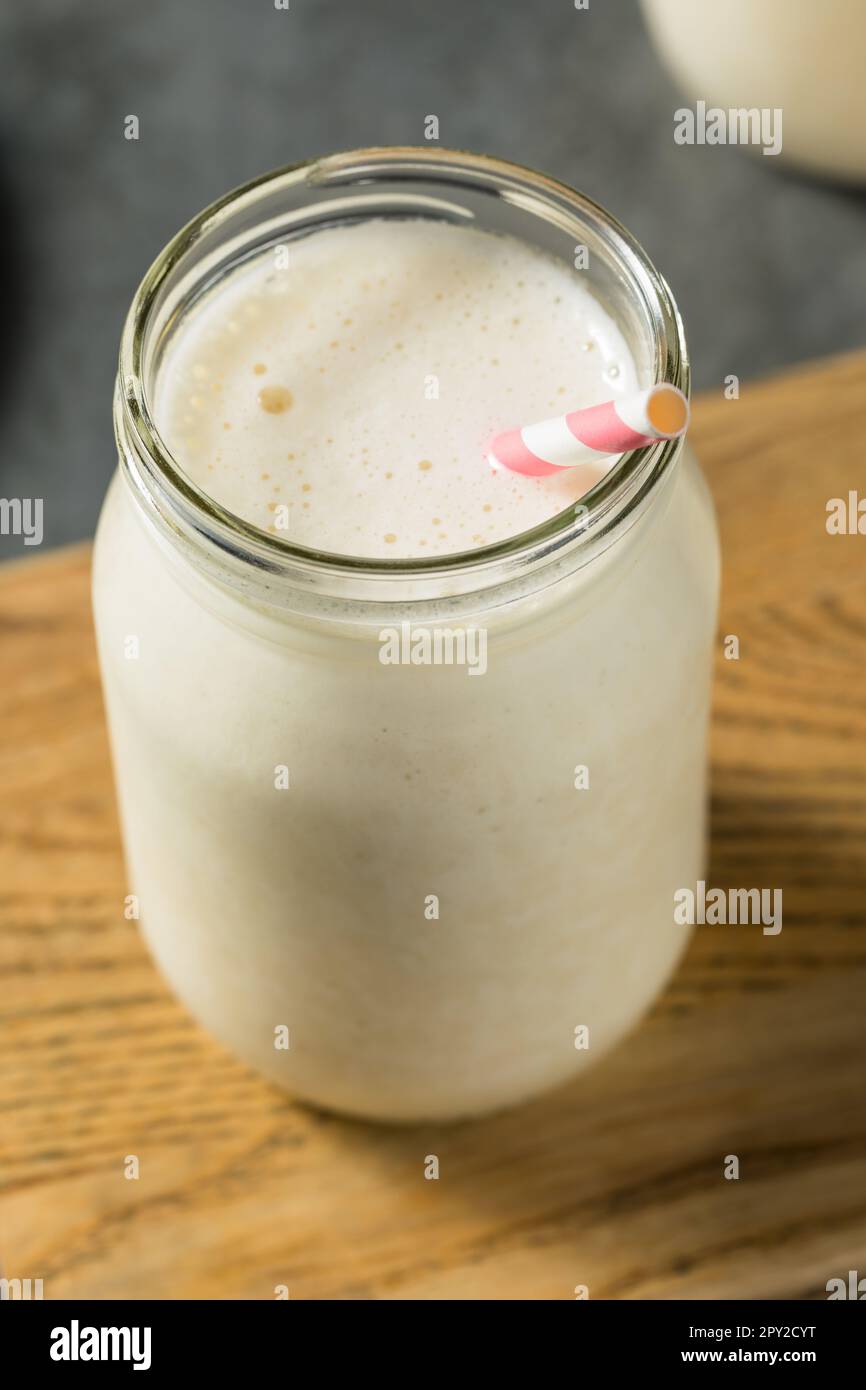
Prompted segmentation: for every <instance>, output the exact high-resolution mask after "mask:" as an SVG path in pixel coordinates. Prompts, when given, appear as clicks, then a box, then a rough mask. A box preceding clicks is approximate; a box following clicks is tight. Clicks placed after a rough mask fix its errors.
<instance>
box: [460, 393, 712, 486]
mask: <svg viewBox="0 0 866 1390" xmlns="http://www.w3.org/2000/svg"><path fill="white" fill-rule="evenodd" d="M688 423H689V403H688V401H687V400H686V398H685V396H684V395H683V393H682V391H680V390H678V389H677V387H676V386H671V385H670V384H668V383H667V382H663V383H661V384H660V385H658V386H651V387H650V388H649V390H648V391H636V392H635V393H634V394H633V395H630V396H622V397H621V398H620V399H619V400H616V401H605V403H604V405H591V406H589V407H588V408H587V409H586V410H572V411H571V412H570V413H569V414H568V415H559V416H557V418H556V419H555V420H542V421H541V423H540V424H537V425H524V426H523V428H522V429H517V430H506V431H505V433H504V434H497V435H496V436H495V438H494V439H493V440H492V441H491V443H490V446H489V450H488V454H487V458H488V461H489V463H490V465H491V467H492V468H510V469H511V471H512V472H513V473H525V474H528V475H529V476H530V477H533V478H538V477H541V476H542V475H543V474H546V473H558V472H559V471H560V469H562V468H577V467H579V466H580V465H581V464H585V463H593V462H598V459H599V458H600V457H602V456H603V455H604V456H609V455H611V454H624V453H627V452H628V450H629V449H641V448H643V447H644V445H646V444H655V443H656V442H657V441H658V440H659V439H676V438H677V436H678V435H681V434H683V433H684V432H685V430H686V428H687V426H688Z"/></svg>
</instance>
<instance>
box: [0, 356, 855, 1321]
mask: <svg viewBox="0 0 866 1390" xmlns="http://www.w3.org/2000/svg"><path fill="white" fill-rule="evenodd" d="M693 438H694V441H695V444H696V446H697V448H698V450H699V452H700V455H701V458H702V460H703V463H704V467H705V469H706V472H707V476H708V478H709V480H710V483H711V486H712V488H713V492H714V494H715V497H716V501H717V505H718V509H719V515H720V521H721V530H722V542H723V553H724V560H725V571H724V589H723V597H722V609H721V618H720V634H719V659H718V668H717V680H716V693H715V711H714V724H713V738H712V763H713V780H712V864H711V869H710V872H709V875H708V882H710V883H711V884H712V885H714V886H718V887H722V888H726V887H739V886H742V887H749V886H770V887H780V888H782V890H783V893H784V925H783V929H782V932H781V933H780V934H779V935H778V936H775V937H774V936H764V935H762V934H761V932H760V930H759V929H758V930H756V929H755V928H754V927H749V926H740V927H730V926H728V927H721V926H715V927H711V926H705V927H699V928H698V929H697V930H696V933H695V936H694V940H693V944H692V946H691V948H690V950H689V953H688V956H687V959H686V961H685V963H684V965H683V966H682V968H681V969H680V970H679V972H678V974H677V976H676V978H675V979H674V981H673V983H672V985H671V987H670V988H669V989H668V991H667V993H666V994H665V996H664V997H663V998H662V999H661V1001H660V1002H659V1004H658V1006H657V1007H656V1008H655V1009H654V1011H653V1013H652V1015H651V1016H650V1018H649V1019H648V1021H647V1022H646V1023H644V1024H643V1026H642V1027H641V1028H640V1029H639V1030H638V1031H637V1032H636V1033H635V1034H633V1035H632V1036H631V1038H630V1039H629V1040H628V1041H627V1042H626V1043H625V1044H623V1045H622V1046H621V1047H620V1048H619V1050H618V1051H617V1052H616V1053H615V1054H614V1055H613V1056H611V1057H610V1058H609V1059H608V1060H606V1061H604V1062H602V1063H601V1064H600V1065H599V1066H598V1068H597V1069H596V1070H594V1071H593V1072H592V1073H591V1074H590V1075H589V1076H588V1077H587V1078H586V1080H585V1081H581V1082H579V1083H577V1084H574V1085H572V1086H570V1087H567V1088H565V1089H564V1090H561V1091H559V1092H557V1093H556V1094H554V1095H550V1096H547V1097H545V1098H544V1099H542V1100H540V1101H538V1102H536V1103H534V1104H531V1105H529V1106H527V1107H524V1108H523V1109H520V1110H517V1111H514V1112H512V1113H509V1114H504V1115H501V1116H498V1117H496V1118H494V1119H492V1120H486V1121H482V1122H475V1123H467V1124H462V1125H460V1126H457V1127H453V1128H448V1127H439V1126H428V1127H424V1128H417V1129H401V1130H392V1129H383V1128H374V1127H368V1126H365V1125H362V1124H358V1123H350V1122H346V1121H343V1120H340V1119H337V1118H334V1117H331V1116H328V1115H322V1114H316V1113H314V1112H311V1111H309V1110H305V1109H302V1108H300V1107H298V1106H296V1105H294V1104H292V1102H291V1101H290V1100H288V1099H287V1098H286V1097H285V1096H283V1095H282V1094H281V1093H279V1092H278V1091H275V1090H273V1089H271V1088H270V1087H269V1086H268V1085H267V1084H265V1083H264V1082H263V1081H260V1080H259V1079H258V1078H257V1077H255V1076H253V1075H251V1074H250V1073H249V1072H248V1071H247V1070H246V1069H245V1068H244V1067H243V1066H241V1065H239V1064H238V1063H237V1062H235V1061H234V1060H233V1059H232V1058H231V1057H230V1056H228V1055H227V1054H226V1053H225V1052H224V1051H223V1050H222V1049H221V1048H220V1047H219V1046H218V1045H217V1044H216V1043H214V1042H212V1041H211V1039H210V1038H209V1037H208V1036H207V1035H206V1034H205V1033H203V1032H202V1031H201V1030H200V1029H199V1028H198V1027H197V1026H196V1025H195V1024H193V1023H192V1022H191V1021H190V1019H189V1018H188V1017H187V1015H186V1014H185V1013H184V1011H183V1009H182V1008H181V1007H180V1006H179V1005H178V1004H177V1003H176V1002H175V1000H174V999H173V998H172V996H171V994H170V993H169V991H168V989H167V988H166V986H165V985H164V984H163V982H162V980H161V979H160V977H159V976H158V975H157V973H156V971H155V969H154V967H153V966H152V965H151V963H150V960H149V958H148V956H147V954H146V952H145V950H144V948H143V946H142V944H141V941H140V939H139V937H138V934H137V932H136V930H135V928H134V926H133V925H132V924H130V923H129V922H127V921H126V920H125V919H124V917H123V911H122V905H123V897H124V893H125V892H126V884H125V880H124V872H123V865H122V860H121V853H120V844H119V839H118V830H117V821H116V818H115V805H114V797H113V792H112V785H111V776H110V769H109V762H108V750H107V746H106V739H105V729H104V725H103V715H102V706H101V701H100V693H99V685H98V680H97V670H96V661H95V655H94V647H93V636H92V631H91V622H90V610H89V599H88V584H89V551H88V549H87V547H84V546H81V547H76V548H74V549H71V550H65V551H60V552H56V553H54V554H49V555H46V556H45V557H44V558H39V559H36V560H30V559H28V560H25V561H21V562H16V563H12V564H9V565H7V566H5V567H3V568H2V569H0V657H2V665H3V670H4V678H3V681H2V689H0V745H2V746H0V769H2V790H3V795H2V805H0V909H2V926H0V1057H2V1061H0V1249H2V1259H3V1266H4V1268H3V1273H4V1274H5V1275H6V1276H7V1277H9V1278H12V1277H20V1278H26V1277H30V1278H42V1279H43V1280H44V1293H45V1297H46V1298H61V1297H74V1298H105V1299H109V1298H119V1299H129V1298H193V1297H199V1298H257V1299H270V1298H273V1297H274V1290H275V1287H276V1286H277V1285H286V1286H287V1287H288V1289H289V1292H290V1296H291V1297H292V1298H299V1299H304V1298H413V1299H440V1298H460V1299H464V1298H478V1299H536V1298H545V1299H570V1298H573V1297H574V1290H575V1286H577V1285H586V1286H587V1287H588V1289H589V1294H590V1297H592V1298H659V1297H660V1298H710V1297H721V1298H763V1297H782V1298H794V1297H807V1298H812V1297H815V1298H821V1297H825V1296H826V1295H825V1285H826V1282H827V1280H828V1279H830V1278H832V1277H834V1276H837V1275H845V1274H846V1273H847V1271H848V1270H849V1269H859V1271H860V1273H861V1274H866V1104H864V1091H866V1087H864V1078H866V1004H864V1000H866V844H864V838H866V677H864V672H866V535H864V536H850V535H846V536H830V535H828V533H827V530H826V526H825V521H826V503H827V500H828V499H829V498H831V497H837V496H838V497H847V494H848V491H849V489H850V488H855V487H856V486H857V485H858V482H859V483H860V484H861V490H863V491H864V492H866V467H864V440H866V354H863V355H856V356H852V357H847V358H842V359H839V360H836V361H833V362H831V363H827V364H820V365H817V366H814V367H810V368H808V369H806V370H798V371H794V372H790V373H788V374H786V375H784V376H781V377H779V378H777V379H774V380H771V381H769V382H766V383H764V384H760V385H751V384H748V383H746V384H744V385H743V387H742V391H741V396H740V399H739V400H735V401H729V400H725V399H724V397H723V394H722V391H721V389H719V390H718V391H717V392H714V393H711V394H710V395H705V396H704V397H703V398H702V399H700V400H699V401H698V402H697V405H696V408H695V413H694V430H693ZM728 634H735V635H736V636H737V637H738V638H739V643H740V657H739V660H737V661H730V660H725V659H724V658H723V656H722V639H723V637H724V636H726V635H728ZM428 1154H436V1155H437V1156H438V1158H439V1164H440V1177H439V1180H438V1181H427V1180H425V1177H424V1168H425V1158H426V1156H427V1155H428ZM732 1154H733V1155H737V1157H738V1159H739V1171H740V1176H739V1178H738V1179H737V1180H728V1179H726V1178H725V1176H724V1168H725V1160H726V1156H727V1155H732ZM128 1155H136V1156H137V1157H138V1160H139V1163H140V1176H139V1177H138V1178H137V1179H128V1178H127V1177H125V1176H124V1162H125V1159H126V1157H127V1156H128Z"/></svg>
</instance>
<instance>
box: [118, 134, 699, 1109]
mask: <svg viewBox="0 0 866 1390" xmlns="http://www.w3.org/2000/svg"><path fill="white" fill-rule="evenodd" d="M390 215H397V216H403V217H405V216H407V215H409V216H417V217H435V218H447V219H450V220H451V221H454V222H461V223H468V224H475V225H478V226H480V227H482V228H483V229H486V230H493V231H504V232H508V233H510V234H511V235H514V236H518V237H523V238H524V239H526V240H527V241H528V242H530V243H532V244H534V245H536V246H538V247H543V248H545V249H546V250H547V251H548V252H550V253H552V254H554V255H557V256H560V257H562V258H564V259H566V260H567V261H568V263H569V265H572V264H573V263H574V248H575V245H581V246H586V247H587V248H588V253H589V267H588V269H586V270H582V271H581V272H580V273H581V274H584V275H587V276H588V277H589V284H590V288H592V289H593V291H594V293H595V294H596V296H597V297H598V298H599V299H600V300H601V302H602V304H603V305H604V306H605V307H606V308H607V309H608V311H609V312H610V313H611V314H612V315H613V317H614V318H615V320H616V322H617V324H618V326H619V327H620V329H621V331H622V332H623V333H624V335H625V337H626V340H627V342H628V344H629V347H630V349H631V351H632V353H633V356H634V358H635V361H636V364H637V367H638V372H639V375H640V380H641V383H642V384H646V385H649V384H651V383H652V382H654V381H656V380H661V379H665V380H669V381H673V382H674V383H675V384H676V385H678V386H680V387H681V388H682V389H684V390H686V391H687V390H688V363H687V357H686V350H685V343H684V339H683V332H682V325H681V323H680V320H679V317H678V315H677V311H676V308H675V305H674V303H673V301H672V299H671V296H670V293H669V291H668V289H667V287H666V285H665V283H664V281H663V280H662V279H661V278H660V276H659V275H658V274H657V272H656V271H655V270H654V269H653V267H652V265H651V264H650V263H649V261H648V260H647V258H646V256H645V255H644V253H643V252H642V250H641V249H640V247H639V246H638V245H637V244H636V243H635V241H634V240H633V239H632V238H631V237H630V236H629V235H628V233H627V232H626V231H625V230H624V229H623V228H622V227H620V226H619V225H618V224H617V223H616V222H615V221H614V220H613V219H612V218H611V217H610V216H609V215H608V214H607V213H605V212H604V211H603V210H602V209H601V208H599V207H598V206H596V205H595V204H594V203H592V202H590V201H589V200H588V199H586V198H584V197H583V196H581V195H579V194H577V193H575V192H573V191H572V190H570V189H568V188H565V187H563V186H562V185H560V184H558V183H555V182H554V181H552V180H551V179H548V178H546V177H544V176H542V175H540V174H537V173H533V172H531V171H529V170H525V169H521V168H517V167H515V166H514V165H511V164H507V163H504V162H502V161H499V160H496V159H490V158H484V157H480V156H475V155H465V154H455V153H451V152H448V151H445V150H439V149H424V150H417V149H383V150H364V151H358V152H355V153H351V154H345V155H339V156H334V157H331V158H326V159H321V160H316V161H314V162H312V163H309V164H306V165H303V166H301V167H299V168H295V169H289V170H285V171H281V172H278V173H276V174H273V175H269V176H267V177H265V178H262V179H260V180H258V181H256V182H255V183H252V184H250V185H248V186H247V187H245V188H243V189H240V190H239V191H237V192H235V193H232V194H230V195H228V196H227V197H226V198H224V199H222V200H221V201H220V202H219V203H217V204H215V205H214V206H213V207H211V208H210V209H208V210H207V211H206V212H204V213H203V214H202V215H201V216H200V217H198V218H196V219H195V221H193V222H192V223H190V224H189V226H188V227H186V228H185V229H184V230H183V231H182V232H181V233H180V234H179V235H178V237H176V238H175V240H174V241H173V242H172V243H171V244H170V245H169V246H168V247H167V248H166V250H165V251H164V252H163V254H162V255H161V256H160V257H159V258H158V260H157V261H156V263H155V264H154V265H153V267H152V268H151V270H150V271H149V272H148V274H147V275H146V277H145V279H144V281H143V283H142V285H141V287H140V289H139V291H138V293H137V294H136V296H135V299H134V301H133V305H132V308H131V311H130V315H129V318H128V321H127V324H126V328H125V331H124V335H123V340H122V345H121V354H120V370H119V376H118V384H117V393H116V402H115V421H116V432H117V440H118V446H119V454H120V468H119V471H118V475H117V476H116V478H115V480H114V481H113V483H112V485H111V487H110V490H109V493H108V496H107V498H106V502H105V506H104V509H103V513H102V517H101V520H100V524H99V530H98V535H97V540H96V550H95V557H94V605H95V613H96V624H97V633H98V640H99V651H100V661H101V667H102V674H103V682H104V689H105V697H106V704H107V709H108V717H109V725H110V732H111V739H112V747H113V753H114V762H115V768H116V775H117V785H118V795H119V803H120V809H121V816H122V822H123V830H124V840H125V846H126V854H127V863H128V871H129V878H130V888H129V891H130V893H132V894H134V895H135V896H136V898H137V900H138V902H139V904H140V912H141V917H142V926H143V930H144V933H145V936H146V938H147V940H148V942H149V944H150V946H151V949H152V951H153V954H154V955H155V957H156V959H157V961H158V963H159V965H160V966H161V968H162V970H163V971H164V973H165V975H166V976H167V978H168V980H169V981H170V982H171V984H172V985H173V986H174V988H175V989H176V991H177V993H178V994H179V995H180V997H181V998H182V999H183V1000H184V1001H185V1003H186V1004H187V1005H188V1006H189V1008H190V1009H191V1010H192V1012H193V1013H194V1014H195V1015H196V1016H197V1017H198V1018H199V1019H200V1020H201V1021H202V1022H203V1023H204V1024H206V1025H207V1027H209V1028H210V1029H211V1030H212V1031H213V1032H214V1033H215V1034H216V1035H217V1036H218V1037H220V1038H222V1039H223V1040H224V1041H225V1042H226V1043H228V1044H229V1045H230V1046H231V1047H232V1048H233V1049H234V1050H235V1051H236V1052H237V1053H238V1054H239V1055H240V1056H241V1057H243V1058H245V1059H247V1060H248V1061H249V1062H250V1063H251V1064H252V1065H253V1066H255V1067H257V1068H258V1069H259V1070H260V1071H262V1072H264V1073H265V1074H266V1075H267V1076H269V1077H271V1078H272V1079H274V1080H275V1081H277V1082H278V1083H280V1084H282V1085H284V1086H285V1087H287V1088H289V1089H290V1090H291V1091H292V1092H293V1093H294V1094H296V1095H297V1096H299V1097H301V1098H305V1099H307V1100H310V1101H313V1102H315V1103H317V1104H319V1105H323V1106H327V1107H333V1108H335V1109H338V1110H342V1111H346V1112H350V1113H352V1114H356V1115H362V1116H368V1117H373V1118H376V1119H382V1120H400V1121H409V1120H413V1121H414V1120H420V1119H430V1118H452V1117H457V1116H462V1115H468V1114H474V1113H478V1112H482V1111H485V1110H490V1109H494V1108H498V1107H501V1106H505V1105H509V1104H512V1103H515V1102H517V1101H520V1100H522V1099H523V1098H524V1097H528V1096H531V1095H533V1094H534V1093H536V1092H538V1091H541V1090H543V1089H545V1088H547V1087H551V1086H553V1085H555V1084H557V1083H560V1082H564V1081H566V1080H567V1079H568V1078H570V1077H573V1076H574V1075H576V1074H577V1073H579V1072H580V1071H581V1070H582V1069H583V1068H584V1067H585V1066H586V1065H588V1064H589V1063H590V1062H591V1061H593V1060H594V1059H596V1058H598V1057H599V1056H601V1055H602V1054H603V1053H604V1052H605V1051H606V1050H607V1049H608V1048H609V1047H610V1046H611V1045H612V1044H613V1043H615V1042H616V1041H617V1039H619V1038H620V1037H621V1036H622V1035H623V1034H624V1033H625V1032H626V1031H627V1030H628V1029H630V1028H631V1027H632V1026H633V1025H634V1023H635V1022H636V1020H637V1019H638V1018H639V1017H640V1015H641V1014H642V1013H643V1012H644V1010H645V1009H646V1008H647V1007H648V1006H649V1005H650V1003H651V1002H652V1000H653V999H654V998H655V996H656V994H657V993H658V991H659V990H660V989H661V988H662V986H663V985H664V983H665V981H666V980H667V979H668V977H669V975H670V973H671V971H672V970H673V968H674V966H675V964H676V962H677V960H678V958H679V955H680V953H681V951H682V949H683V946H684V944H685V939H686V936H687V928H684V927H682V926H680V925H678V924H676V923H675V921H674V897H673V895H674V893H675V891H676V889H677V888H679V887H682V886H686V885H688V884H690V883H694V882H695V880H696V879H697V878H698V877H700V875H701V872H702V867H703V863H704V824H705V821H704V807H705V774H706V733H707V717H708V707H709V688H710V667H711V648H712V643H713V636H714V629H715V615H716V602H717V586H718V558H717V540H716V530H715V523H714V519H713V513H712V506H711V502H710V499H709V495H708V492H707V490H706V487H705V485H704V483H703V481H702V479H701V476H700V473H699V471H698V468H697V466H696V464H695V462H694V459H693V458H692V457H691V455H690V454H689V452H688V450H687V449H686V448H684V446H683V444H682V441H662V442H660V443H658V444H657V445H654V446H651V447H647V448H644V449H640V450H637V451H635V452H633V453H631V454H627V455H624V456H623V457H622V459H621V460H620V461H619V462H618V464H617V465H616V466H615V467H614V468H613V469H612V470H611V472H610V473H609V474H608V475H607V476H606V477H605V478H604V479H603V480H602V482H600V483H599V484H598V485H597V486H596V487H595V488H594V489H593V491H592V492H591V493H589V494H588V495H587V496H586V497H585V498H584V499H583V501H582V504H581V505H579V506H578V507H576V508H574V507H573V508H570V509H569V510H568V511H566V512H564V513H561V514H560V515H559V516H557V517H555V518H554V519H552V520H550V521H548V522H546V523H544V524H543V525H541V526H538V527H537V528H535V529H534V530H532V531H530V532H526V533H524V534H521V535H519V536H515V537H512V538H511V539H509V540H507V541H504V542H500V543H497V544H495V545H489V546H487V547H484V548H481V549H477V550H473V551H471V552H466V553H462V554H455V555H447V556H442V557H437V558H434V559H430V560H404V561H401V560H372V561H369V560H365V559H360V558H353V557H346V556H337V555H331V554H326V553H322V552H316V551H313V550H310V549H307V548H304V547H301V546H298V545H295V544H293V543H292V542H291V541H289V540H287V539H284V538H283V537H281V536H279V535H278V534H270V533H267V534H266V533H265V532H263V531H260V530H258V529H257V528H255V527H253V526H251V525H249V524H247V523H246V522H244V521H243V520H241V519H239V518H238V517H236V516H233V515H231V514H229V513H228V512H226V511H225V510H224V509H223V508H221V507H220V506H218V505H217V504H216V503H215V502H213V501H212V500H211V499H210V498H209V497H207V496H206V495H205V494H204V493H203V492H201V491H200V490H199V488H198V487H197V486H196V485H195V484H194V483H193V482H192V481H191V480H190V479H189V478H187V477H186V476H185V475H184V473H183V472H182V469H181V467H180V464H179V463H178V462H177V461H176V460H175V459H173V458H172V457H171V456H170V454H169V453H168V450H167V449H166V446H165V444H164V442H163V441H162V440H161V438H160V435H159V431H158V428H157V425H156V423H155V422H154V419H153V417H152V414H151V409H150V402H151V400H152V397H153V388H154V382H155V380H156V378H157V375H158V372H159V366H160V359H161V356H162V352H163V349H164V347H165V344H166V342H167V340H168V337H169V335H170V334H171V333H172V331H174V330H175V329H176V328H177V325H178V324H179V323H182V322H183V318H184V315H185V314H186V313H188V312H189V310H190V307H191V305H192V304H194V303H195V301H196V299H197V298H198V296H199V295H200V294H202V293H203V292H204V291H205V289H206V288H207V287H208V286H210V285H212V284H213V283H214V282H215V281H216V280H218V279H219V278H220V277H222V276H224V275H227V274H229V273H230V272H231V270H232V268H233V267H236V266H237V265H238V264H240V263H241V262H242V261H244V260H245V259H247V258H248V257H250V256H252V255H254V254H256V253H258V252H261V250H262V248H263V247H266V246H269V245H274V244H282V243H283V242H285V241H287V240H288V239H290V238H292V237H294V236H301V235H304V234H306V233H309V232H310V231H312V230H314V229H315V228H316V227H319V226H323V225H325V224H328V225H332V224H334V223H335V222H337V221H340V220H343V219H359V218H366V217H371V216H377V217H382V216H390ZM480 466H483V463H481V462H480ZM404 623H409V624H411V625H412V630H413V631H414V632H417V631H418V630H426V631H431V630H432V629H433V628H437V627H438V628H439V629H441V628H442V626H443V625H445V626H446V627H447V628H449V629H452V630H461V629H472V630H475V631H477V632H482V631H483V633H484V634H485V635H486V643H487V648H486V670H485V672H484V674H483V677H482V678H479V679H473V678H472V677H471V676H470V675H469V673H468V671H467V669H466V667H465V666H460V665H453V666H448V665H438V666H437V665H427V666H420V667H419V666H415V665H411V664H408V665H404V664H383V662H382V660H381V659H380V653H381V650H382V646H381V640H380V639H381V635H382V633H383V631H385V630H388V629H397V630H398V631H400V630H402V628H401V625H402V624H404Z"/></svg>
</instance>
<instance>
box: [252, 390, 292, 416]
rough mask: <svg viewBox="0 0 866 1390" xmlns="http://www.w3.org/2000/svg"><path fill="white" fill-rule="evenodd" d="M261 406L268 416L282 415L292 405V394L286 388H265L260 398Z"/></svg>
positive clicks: (260, 393)
mask: <svg viewBox="0 0 866 1390" xmlns="http://www.w3.org/2000/svg"><path fill="white" fill-rule="evenodd" d="M258 400H259V405H260V406H261V408H262V410H264V411H267V413H268V415H282V414H283V412H284V411H286V410H288V409H289V407H290V406H291V404H292V400H293V397H292V393H291V391H289V390H288V388H287V387H285V386H263V387H262V389H261V391H260V392H259V396H258Z"/></svg>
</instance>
